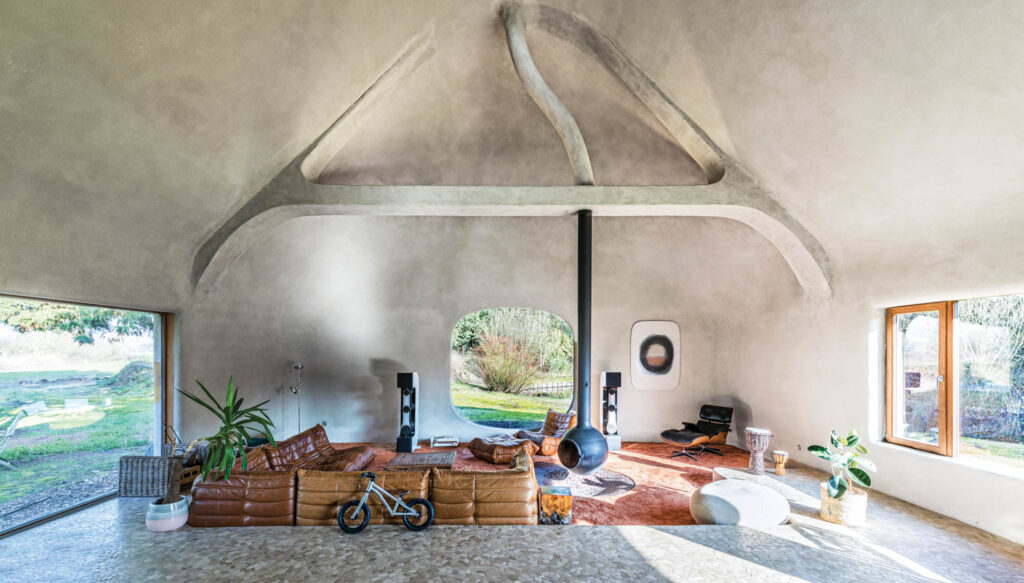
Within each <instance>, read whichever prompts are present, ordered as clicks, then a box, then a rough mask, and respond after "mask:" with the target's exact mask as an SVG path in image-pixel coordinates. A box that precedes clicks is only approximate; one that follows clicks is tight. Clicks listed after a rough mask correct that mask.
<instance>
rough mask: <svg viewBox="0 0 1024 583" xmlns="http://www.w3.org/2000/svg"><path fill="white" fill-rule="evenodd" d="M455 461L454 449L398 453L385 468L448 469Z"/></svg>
mask: <svg viewBox="0 0 1024 583" xmlns="http://www.w3.org/2000/svg"><path fill="white" fill-rule="evenodd" d="M454 463H455V452H454V451H442V452H439V453H400V454H398V455H396V456H395V458H394V459H393V460H391V462H390V463H388V465H387V466H385V467H384V469H385V470H412V469H420V468H443V469H446V470H450V469H451V467H452V464H454Z"/></svg>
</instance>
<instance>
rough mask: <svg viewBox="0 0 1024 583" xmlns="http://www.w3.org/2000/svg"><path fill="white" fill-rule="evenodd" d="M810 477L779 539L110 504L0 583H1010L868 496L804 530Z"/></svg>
mask: <svg viewBox="0 0 1024 583" xmlns="http://www.w3.org/2000/svg"><path fill="white" fill-rule="evenodd" d="M820 476H821V474H819V473H817V472H814V471H812V470H808V469H804V468H796V469H794V470H793V471H791V472H790V475H788V476H786V477H785V478H775V480H776V481H777V484H776V486H777V488H778V489H779V491H780V492H782V493H783V494H784V495H785V496H786V497H787V498H788V499H789V500H790V503H791V506H792V508H793V521H792V522H791V523H790V524H788V525H784V526H774V527H765V528H746V527H732V526H668V527H666V526H659V527H646V526H618V527H613V526H562V527H556V526H546V527H545V526H536V527H525V526H501V527H455V526H447V527H431V528H430V529H428V530H426V531H424V532H422V533H411V532H408V531H406V530H405V529H404V528H402V527H389V526H380V527H371V528H368V529H367V530H366V531H364V532H363V533H362V534H360V535H344V534H342V533H341V532H340V531H339V530H338V529H336V528H332V527H273V528H221V529H193V528H188V527H185V528H183V529H181V530H178V531H176V532H172V533H166V534H152V533H149V532H148V531H146V529H145V526H144V525H143V514H144V512H145V506H146V504H147V502H148V500H140V499H118V500H112V501H109V502H105V503H102V504H99V505H97V506H94V507H91V508H89V509H87V510H84V511H81V512H78V513H75V514H72V515H69V516H66V517H64V518H60V519H57V520H55V521H53V522H50V523H47V524H44V525H42V526H39V527H36V528H32V529H29V530H26V531H23V532H20V533H17V534H15V535H12V536H9V537H6V538H4V539H0V581H130V582H138V581H176V582H178V581H180V582H201V581H281V582H285V581H458V582H475V581H714V582H719V581H823V582H824V581H827V582H829V583H835V582H841V581H857V582H858V583H867V582H884V583H894V582H898V581H947V582H951V583H960V582H969V581H999V582H1010V581H1022V582H1024V547H1022V546H1020V545H1016V544H1013V543H1011V542H1010V541H1007V540H1006V539H1002V538H999V537H996V536H993V535H990V534H988V533H985V532H983V531H980V530H978V529H976V528H973V527H971V526H968V525H966V524H963V523H960V522H957V521H955V520H952V519H950V518H946V517H943V516H940V515H937V514H935V513H933V512H929V511H927V510H924V509H921V508H919V507H916V506H913V505H911V504H907V503H906V502H902V501H900V500H896V499H894V498H891V497H888V496H885V495H882V494H878V493H873V494H872V498H871V506H870V510H869V520H870V524H869V525H868V526H866V527H863V528H859V529H849V528H845V527H838V526H835V525H831V524H828V523H826V522H823V521H821V520H819V519H818V518H816V516H815V515H816V512H817V502H816V498H815V496H814V494H815V491H816V488H817V482H818V480H819V479H820Z"/></svg>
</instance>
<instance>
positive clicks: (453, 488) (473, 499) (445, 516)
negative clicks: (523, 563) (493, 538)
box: [430, 451, 537, 524]
mask: <svg viewBox="0 0 1024 583" xmlns="http://www.w3.org/2000/svg"><path fill="white" fill-rule="evenodd" d="M517 457H518V459H517V460H515V463H514V465H515V466H516V467H515V469H507V470H498V471H494V472H488V471H472V470H469V471H466V470H442V469H438V468H431V470H430V479H431V487H430V501H431V503H432V504H433V505H434V524H537V481H536V478H535V477H534V473H533V471H534V470H533V460H532V459H530V456H529V454H528V453H526V452H524V451H520V452H518V453H517Z"/></svg>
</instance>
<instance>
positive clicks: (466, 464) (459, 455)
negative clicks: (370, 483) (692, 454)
mask: <svg viewBox="0 0 1024 583" xmlns="http://www.w3.org/2000/svg"><path fill="white" fill-rule="evenodd" d="M352 445H359V444H341V443H336V444H334V446H335V447H350V446H352ZM365 445H371V444H365ZM372 445H373V447H374V449H376V450H377V457H376V458H375V459H374V460H373V463H372V464H370V467H368V468H366V469H367V471H378V470H381V469H383V468H384V466H386V465H387V464H388V462H389V461H391V459H392V458H394V457H395V443H394V442H390V443H375V444H372ZM677 449H679V447H678V446H674V445H669V444H667V443H660V442H658V443H643V442H626V443H623V444H622V451H613V452H611V453H610V454H609V455H608V463H606V464H605V466H604V467H603V468H602V471H604V470H608V471H610V472H615V473H617V474H621V475H623V476H627V477H628V478H629V479H630V480H631V481H632V482H634V483H635V486H633V487H632V489H629V490H626V491H624V492H616V493H609V494H605V495H602V496H590V497H587V496H579V495H578V494H576V489H575V488H574V489H573V498H574V499H573V504H572V522H573V524H608V525H623V524H643V525H672V524H696V523H695V522H694V520H693V517H692V516H690V495H691V494H693V492H694V491H695V490H696V489H697V488H700V487H701V486H703V485H704V484H707V483H709V482H710V481H711V470H712V469H713V468H715V467H716V466H726V467H736V468H745V467H747V462H748V461H749V460H750V454H748V453H747V452H745V451H743V450H741V449H738V448H735V447H732V446H728V445H726V446H722V448H721V449H722V453H723V454H724V455H722V456H717V455H711V454H705V455H702V456H700V457H698V458H697V459H696V460H691V459H689V458H686V457H677V458H674V457H671V456H672V452H673V451H674V450H677ZM451 450H452V448H447V449H444V448H425V447H421V448H419V449H417V450H416V451H417V452H440V451H451ZM533 463H534V466H539V465H540V464H542V463H543V464H549V465H553V466H559V467H561V466H560V465H559V464H558V458H555V457H544V456H539V455H538V456H534V458H533ZM506 467H507V466H495V465H492V464H489V463H487V462H485V461H483V460H478V459H476V458H475V457H473V454H472V453H470V451H469V450H468V449H467V448H466V444H464V443H463V444H460V445H459V447H458V448H457V449H456V452H455V464H454V466H453V468H454V469H456V470H492V471H493V470H501V469H505V468H506ZM539 473H540V472H538V474H539ZM539 477H540V476H539V475H538V478H539Z"/></svg>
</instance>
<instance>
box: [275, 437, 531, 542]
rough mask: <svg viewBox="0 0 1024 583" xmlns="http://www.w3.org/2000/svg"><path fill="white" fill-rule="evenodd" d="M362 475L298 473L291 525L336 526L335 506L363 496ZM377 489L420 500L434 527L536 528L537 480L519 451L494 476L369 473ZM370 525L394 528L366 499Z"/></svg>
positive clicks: (377, 505)
mask: <svg viewBox="0 0 1024 583" xmlns="http://www.w3.org/2000/svg"><path fill="white" fill-rule="evenodd" d="M361 474H362V472H324V471H318V470H299V472H298V491H297V494H296V500H297V501H296V504H295V524H297V525H299V526H323V525H336V524H337V523H338V522H337V520H338V507H339V506H340V505H342V504H344V503H345V502H348V501H349V500H354V499H356V498H359V497H361V496H362V495H363V492H364V491H365V490H366V484H367V481H368V479H367V478H363V477H362V476H361ZM375 474H376V475H377V485H379V486H381V487H382V488H384V489H385V490H387V491H389V492H391V493H393V494H398V493H401V492H406V491H408V493H406V494H405V495H404V497H403V499H405V500H412V499H413V498H426V499H428V500H430V502H431V503H432V504H433V505H434V524H537V481H536V478H535V477H534V473H533V460H532V459H530V456H529V454H527V453H526V452H523V451H520V452H519V453H518V454H516V457H515V459H513V462H512V467H511V468H509V469H507V470H498V471H463V470H441V469H437V468H431V469H430V470H429V471H428V470H412V471H388V470H381V471H377V472H375ZM369 504H370V524H397V523H401V518H400V517H395V518H392V517H390V516H386V512H385V511H384V509H383V508H382V507H381V504H380V501H379V500H378V498H377V497H376V496H375V495H371V496H370V502H369Z"/></svg>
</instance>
